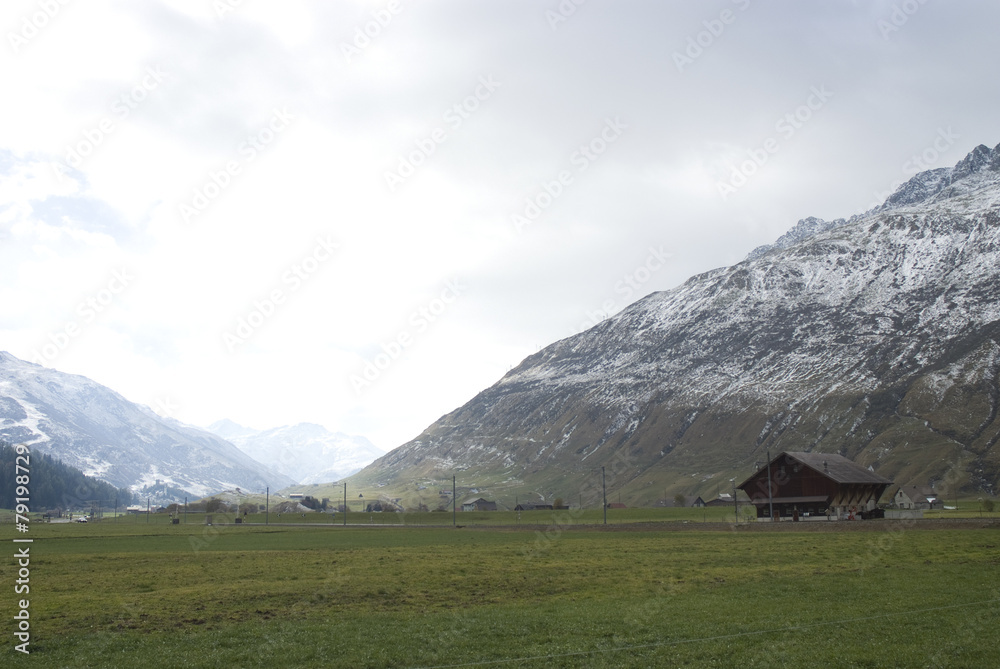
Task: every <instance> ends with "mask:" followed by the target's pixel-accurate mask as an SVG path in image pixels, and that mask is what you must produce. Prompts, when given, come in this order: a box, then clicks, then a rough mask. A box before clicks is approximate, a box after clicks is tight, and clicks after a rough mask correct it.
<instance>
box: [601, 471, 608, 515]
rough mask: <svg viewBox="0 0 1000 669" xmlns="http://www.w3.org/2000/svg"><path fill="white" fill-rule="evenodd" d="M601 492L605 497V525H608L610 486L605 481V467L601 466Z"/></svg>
mask: <svg viewBox="0 0 1000 669" xmlns="http://www.w3.org/2000/svg"><path fill="white" fill-rule="evenodd" d="M601 491H602V495H603V497H604V524H605V525H607V524H608V486H607V484H606V483H605V480H604V466H603V465H602V466H601Z"/></svg>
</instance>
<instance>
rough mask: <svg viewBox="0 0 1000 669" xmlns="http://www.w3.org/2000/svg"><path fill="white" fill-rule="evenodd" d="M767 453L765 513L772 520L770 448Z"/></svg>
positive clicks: (772, 499)
mask: <svg viewBox="0 0 1000 669" xmlns="http://www.w3.org/2000/svg"><path fill="white" fill-rule="evenodd" d="M766 453H767V513H768V516H767V517H768V520H770V521H772V522H773V521H774V498H773V496H772V495H771V450H770V449H768V450H767V451H766Z"/></svg>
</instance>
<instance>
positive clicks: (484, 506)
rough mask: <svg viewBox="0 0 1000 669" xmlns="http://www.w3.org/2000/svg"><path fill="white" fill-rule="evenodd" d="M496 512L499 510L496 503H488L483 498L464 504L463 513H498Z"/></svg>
mask: <svg viewBox="0 0 1000 669" xmlns="http://www.w3.org/2000/svg"><path fill="white" fill-rule="evenodd" d="M496 510H497V503H496V502H488V501H487V500H485V499H483V498H482V497H480V498H478V499H470V500H468V501H466V502H462V511H496Z"/></svg>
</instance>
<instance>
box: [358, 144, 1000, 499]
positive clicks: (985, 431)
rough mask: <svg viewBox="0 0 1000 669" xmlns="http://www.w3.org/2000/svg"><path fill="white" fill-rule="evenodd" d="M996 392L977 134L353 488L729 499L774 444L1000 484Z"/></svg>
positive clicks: (639, 309)
mask: <svg viewBox="0 0 1000 669" xmlns="http://www.w3.org/2000/svg"><path fill="white" fill-rule="evenodd" d="M998 387H1000V147H997V148H994V149H989V148H988V147H986V146H979V147H977V148H976V149H975V150H973V151H972V152H971V153H970V154H969V155H968V156H967V157H966V158H965V159H963V160H962V161H961V162H959V163H958V164H957V165H956V166H955V167H953V168H947V169H937V170H932V171H930V172H924V173H921V174H918V175H916V176H915V177H913V178H912V179H911V180H910V181H909V182H908V183H906V184H904V185H903V186H901V187H900V188H899V189H898V190H897V191H896V192H895V193H893V195H892V196H891V197H889V199H888V200H887V201H886V202H885V203H884V204H883V205H881V206H879V207H877V208H875V209H872V210H871V211H869V212H866V213H864V214H860V215H856V216H853V217H851V218H849V219H839V220H837V221H834V222H831V223H827V222H824V221H821V220H819V219H805V220H803V221H800V222H799V224H798V225H797V226H795V227H794V228H793V229H792V230H791V231H789V233H788V234H786V235H784V236H783V237H782V238H781V239H779V240H778V241H777V242H776V243H775V244H772V245H769V246H766V247H761V248H760V249H757V250H755V251H754V252H753V253H751V254H750V256H748V258H747V259H746V260H744V261H743V262H741V263H739V264H737V265H734V266H732V267H726V268H722V269H717V270H714V271H710V272H707V273H704V274H701V275H699V276H695V277H692V278H691V279H689V280H688V281H687V282H686V283H685V284H683V285H681V286H679V287H677V288H675V289H673V290H669V291H665V292H660V293H654V294H652V295H649V296H647V297H646V298H644V299H642V300H640V301H639V302H637V303H635V304H633V305H631V306H630V307H628V308H626V309H625V310H623V311H622V312H620V313H619V314H617V315H615V316H613V317H611V318H609V319H607V320H605V321H604V322H602V323H600V324H598V325H597V326H595V327H594V328H592V329H590V330H588V331H586V332H583V333H581V334H579V335H576V336H573V337H570V338H568V339H564V340H562V341H559V342H556V343H555V344H552V345H551V346H549V347H547V348H545V349H543V350H542V351H540V352H539V353H537V354H535V355H533V356H531V357H529V358H527V359H526V360H525V361H524V362H523V363H522V364H521V365H520V366H518V367H517V368H515V369H514V370H512V371H511V372H510V373H508V374H507V375H506V376H504V377H503V378H502V379H501V380H500V381H499V382H498V383H496V384H495V385H494V386H492V387H491V388H489V389H487V390H485V391H483V392H482V393H480V394H479V395H478V396H476V397H475V398H474V399H472V400H471V401H470V402H469V403H468V404H466V405H465V406H463V407H461V408H459V409H457V410H456V411H454V412H452V413H451V414H448V415H446V416H444V417H443V418H441V419H440V420H438V421H437V422H436V423H434V424H433V425H431V426H430V427H429V428H427V430H426V431H425V432H424V433H423V434H421V435H420V436H419V437H418V438H416V439H414V440H413V441H411V442H409V443H407V444H404V445H403V446H401V447H399V448H398V449H396V450H394V451H392V452H390V453H389V454H388V455H386V456H385V457H383V458H380V459H379V460H377V461H376V462H375V463H373V464H372V465H371V466H369V467H368V468H366V469H365V470H363V471H362V472H361V473H359V474H358V475H357V476H356V477H355V480H356V481H358V482H359V483H364V484H372V485H394V486H396V487H397V488H399V487H401V486H403V484H404V483H406V482H411V481H412V482H423V483H422V485H425V486H430V485H433V484H434V482H435V481H444V480H448V479H450V477H451V475H452V474H456V473H457V476H458V477H459V479H460V480H464V481H465V483H466V484H468V485H471V484H473V483H475V484H477V485H479V486H480V487H490V489H491V490H492V491H493V492H494V494H496V493H497V492H498V491H500V490H501V489H503V488H508V489H514V488H518V489H522V490H523V489H524V488H526V487H527V488H528V489H531V490H536V491H539V492H540V493H541V494H543V495H550V494H555V495H562V496H566V497H567V498H576V497H577V495H578V494H579V495H580V496H581V497H582V496H584V495H589V496H591V497H592V496H593V495H592V493H593V492H594V490H595V487H594V484H595V480H596V481H597V482H599V477H600V471H601V468H602V467H604V468H605V469H606V472H607V474H608V475H609V476H611V481H610V482H609V490H611V489H612V486H613V488H614V489H617V490H622V491H623V492H624V493H625V500H626V501H629V500H631V501H633V502H648V501H650V500H652V499H656V498H659V497H662V496H663V495H673V494H674V493H676V492H681V493H684V494H691V493H697V494H700V493H701V492H702V491H706V492H711V491H715V490H716V488H717V487H718V485H719V484H718V483H717V481H719V480H723V481H728V479H729V478H730V477H733V476H742V475H744V474H747V473H749V471H752V467H753V464H754V462H763V461H764V460H765V450H766V449H770V450H771V452H772V453H773V452H776V451H778V450H794V451H813V450H815V451H824V452H836V453H840V454H843V455H845V456H847V457H850V458H852V459H854V460H856V461H857V462H859V463H861V464H862V465H864V466H866V467H869V466H870V467H871V468H872V469H874V470H876V471H878V472H879V473H880V474H883V475H885V476H888V477H890V478H894V479H895V480H896V481H897V482H899V483H911V482H912V483H915V484H920V485H927V484H929V483H937V484H938V485H940V486H946V487H949V488H956V487H959V486H962V487H964V488H965V489H966V490H972V489H974V490H985V491H987V492H991V491H995V490H997V489H998V488H1000V447H998V446H997V443H998V441H1000V420H998V416H997V408H998V403H1000V391H998ZM612 474H613V476H612ZM595 477H596V479H595ZM725 485H727V484H723V486H725ZM723 489H724V488H723ZM584 501H585V502H586V500H584Z"/></svg>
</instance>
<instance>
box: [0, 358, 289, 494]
mask: <svg viewBox="0 0 1000 669" xmlns="http://www.w3.org/2000/svg"><path fill="white" fill-rule="evenodd" d="M0 440H4V441H9V442H10V443H12V444H28V445H30V446H31V448H32V449H34V450H37V451H39V452H42V453H46V454H48V455H51V456H54V457H57V458H59V459H60V460H62V461H63V462H65V463H66V464H68V465H71V466H73V467H77V468H78V469H80V470H82V471H83V472H84V473H85V474H87V475H89V476H95V477H97V478H100V479H102V480H105V481H107V482H108V483H111V484H113V485H115V486H118V487H129V488H131V489H132V490H133V491H135V492H138V493H142V494H143V495H146V494H149V495H150V496H151V497H153V498H154V499H155V500H156V501H170V500H177V499H183V497H184V495H185V494H187V495H190V496H192V497H203V496H205V495H209V494H211V493H213V492H216V491H219V490H225V489H227V488H235V487H240V488H241V489H243V490H248V491H257V490H260V491H263V490H264V489H265V487H267V486H271V487H272V488H273V489H276V488H284V487H287V486H289V485H292V484H293V483H294V482H293V481H292V480H291V479H289V478H287V477H285V476H282V475H281V474H278V473H276V472H273V471H271V470H269V469H268V468H267V467H265V466H264V465H262V464H260V463H259V462H256V461H254V460H253V459H252V458H250V457H248V456H247V455H245V454H244V453H243V452H241V451H240V450H239V449H237V448H236V447H235V446H233V445H232V444H231V443H229V442H227V441H225V440H224V439H220V438H219V437H217V436H216V435H214V434H210V433H208V432H205V431H203V430H200V429H198V428H195V427H191V426H189V425H184V424H183V423H180V422H178V421H176V420H173V419H170V418H162V417H160V416H158V415H157V414H156V413H154V412H153V411H152V410H151V409H149V408H148V407H144V406H142V405H139V404H134V403H132V402H129V401H128V400H126V399H125V398H124V397H122V396H121V395H119V394H118V393H116V392H114V391H113V390H111V389H109V388H106V387H104V386H102V385H100V384H99V383H96V382H94V381H91V380H90V379H88V378H86V377H83V376H77V375H73V374H65V373H63V372H59V371H56V370H54V369H48V368H46V367H41V366H39V365H36V364H34V363H30V362H26V361H24V360H20V359H18V358H16V357H14V356H13V355H11V354H9V353H6V352H2V351H0Z"/></svg>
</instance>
